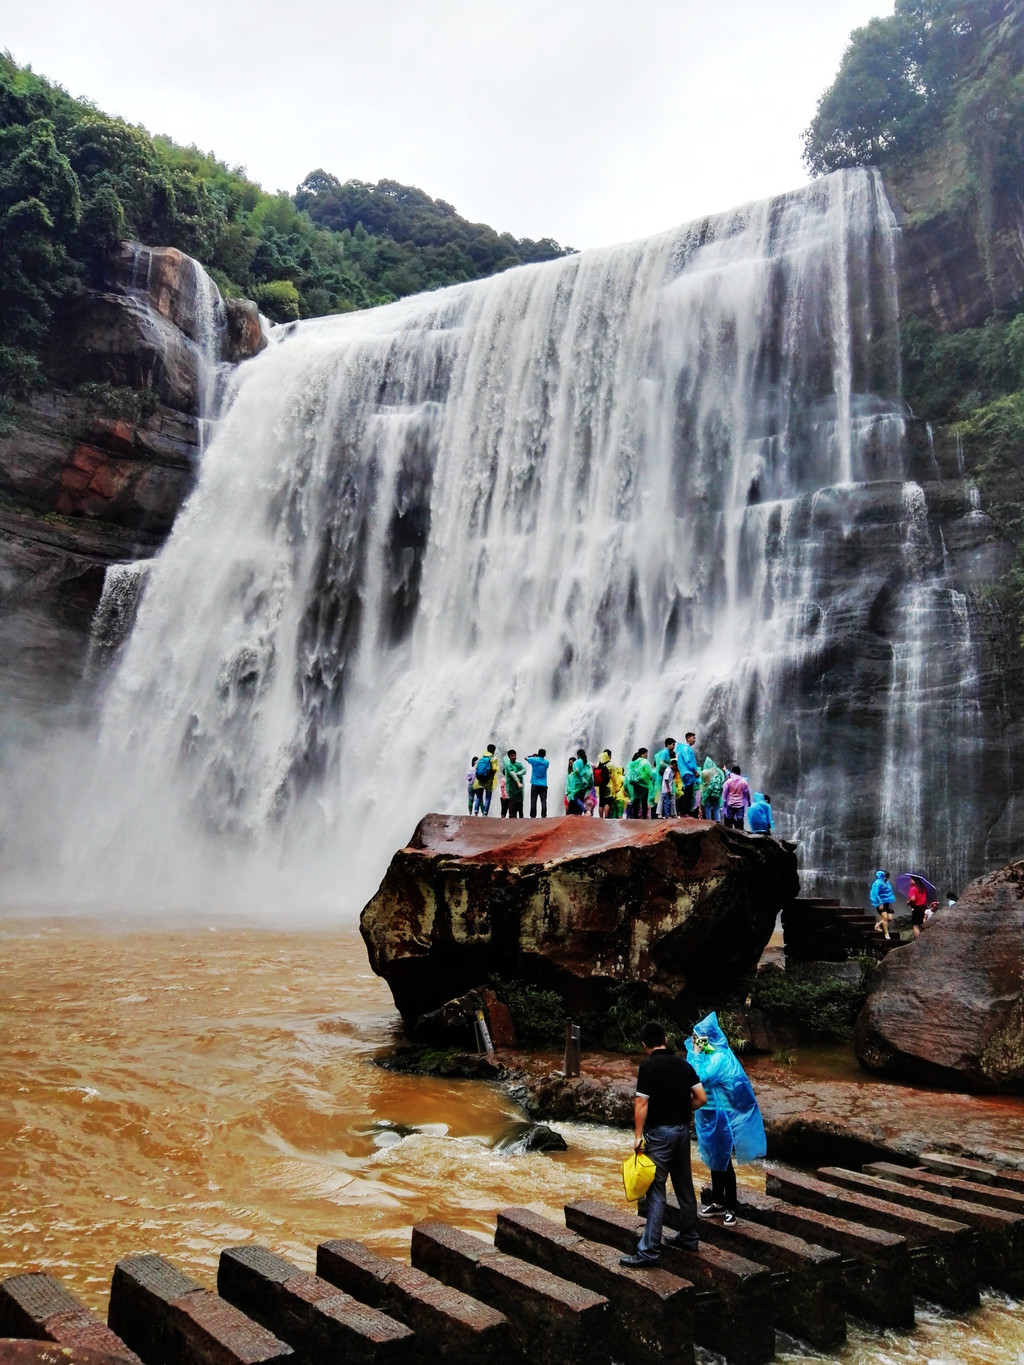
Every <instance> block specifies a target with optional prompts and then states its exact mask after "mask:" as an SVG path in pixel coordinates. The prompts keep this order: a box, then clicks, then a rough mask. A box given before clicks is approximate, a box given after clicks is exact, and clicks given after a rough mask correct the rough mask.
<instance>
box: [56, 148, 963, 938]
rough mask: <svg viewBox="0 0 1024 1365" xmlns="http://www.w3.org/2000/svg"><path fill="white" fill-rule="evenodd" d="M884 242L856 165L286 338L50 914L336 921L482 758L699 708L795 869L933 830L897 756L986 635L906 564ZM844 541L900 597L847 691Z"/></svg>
mask: <svg viewBox="0 0 1024 1365" xmlns="http://www.w3.org/2000/svg"><path fill="white" fill-rule="evenodd" d="M896 240H897V229H896V226H895V222H894V219H893V215H892V212H891V210H890V208H889V205H888V202H887V200H886V198H885V194H884V190H883V187H882V184H881V181H880V179H879V178H878V177H877V176H876V175H875V174H874V173H872V172H870V171H861V170H858V171H848V172H842V173H839V174H837V175H834V176H830V177H828V178H826V179H823V180H821V181H818V182H816V183H815V184H813V185H811V186H809V187H807V188H806V189H804V190H801V191H799V192H797V193H794V194H790V195H786V196H783V197H780V198H777V199H773V200H769V201H765V202H763V203H759V204H754V205H750V206H748V207H746V208H743V209H739V210H736V211H734V212H731V213H727V214H723V215H721V216H718V217H714V218H709V219H705V220H702V221H700V222H697V223H694V224H691V225H690V226H688V227H685V228H682V229H679V230H677V231H673V232H669V233H666V234H664V235H662V236H659V237H655V238H652V239H649V240H646V241H642V242H638V243H635V244H630V245H626V246H622V247H617V248H613V249H607V250H598V251H591V252H586V253H584V254H582V255H578V256H572V257H569V258H566V259H564V260H560V261H556V262H551V263H548V264H544V265H540V266H527V267H524V268H521V269H516V270H512V271H509V272H507V273H505V274H502V275H499V276H497V277H495V278H492V279H489V280H484V281H480V282H476V283H473V284H467V285H461V286H456V287H454V288H450V289H445V290H441V291H439V292H437V293H433V294H427V295H421V296H418V297H415V298H411V299H407V300H404V301H402V302H400V303H396V304H393V305H391V306H389V307H386V308H380V309H375V310H373V311H369V312H364V313H358V314H351V315H347V316H342V317H332V318H326V319H322V320H319V321H313V322H309V323H304V324H299V325H292V326H289V327H284V328H277V329H275V330H274V332H273V335H272V338H271V344H270V346H269V348H268V349H267V350H266V351H265V352H264V353H263V354H262V355H260V356H259V357H258V358H257V359H255V360H253V361H251V362H247V363H246V364H245V365H244V366H242V367H241V368H240V369H239V370H238V371H237V374H236V375H235V376H234V379H233V381H232V384H233V387H232V390H231V392H230V393H229V394H228V396H227V400H226V408H225V412H224V415H223V416H222V418H221V419H220V421H219V423H218V425H217V430H216V433H215V435H214V437H213V439H212V441H211V442H210V444H209V447H208V449H207V450H206V452H205V455H204V461H203V467H202V474H201V478H200V481H199V484H198V487H197V489H196V491H195V493H194V494H193V496H192V498H191V500H190V501H189V503H188V504H187V506H186V508H185V509H184V511H183V512H182V513H181V515H180V517H179V519H178V521H177V523H176V525H175V528H174V531H173V534H172V536H171V538H170V540H169V542H168V543H167V545H166V547H165V548H164V550H163V551H162V553H161V554H160V555H159V557H158V558H157V560H156V561H155V562H154V563H153V564H152V566H151V568H150V570H149V572H148V574H147V575H146V577H145V583H144V587H143V590H142V594H141V604H140V606H139V610H138V615H137V619H136V622H135V625H134V628H133V630H132V632H131V635H130V638H129V639H128V640H127V643H126V644H125V646H124V648H123V651H122V653H121V656H120V659H119V662H118V665H117V667H116V669H115V670H114V672H113V676H112V678H111V681H110V685H109V689H108V692H107V696H106V701H105V706H104V710H103V715H102V725H101V734H100V741H99V752H98V758H97V762H96V767H95V772H94V773H93V775H92V776H91V778H89V779H88V780H87V781H85V782H84V783H82V784H81V785H82V787H84V790H85V795H84V797H83V799H82V800H81V801H80V803H79V808H78V809H77V811H76V812H75V813H74V814H73V815H72V816H70V817H69V818H68V820H67V822H66V828H67V831H68V833H67V837H66V839H65V843H64V848H63V852H62V860H63V866H64V867H65V868H67V869H68V870H69V877H68V880H67V881H66V883H65V885H64V886H63V887H62V888H61V889H59V890H58V891H55V892H54V895H53V897H52V899H56V900H60V901H63V900H65V899H66V898H67V897H69V896H70V897H71V898H72V899H76V898H79V897H80V894H81V889H82V888H83V887H88V889H89V899H91V900H94V901H96V900H108V899H110V898H111V897H113V898H114V899H116V900H117V901H119V902H121V903H132V904H137V903H139V902H140V901H143V902H145V901H150V902H151V901H153V900H154V899H156V900H158V901H161V902H168V903H169V902H172V901H178V902H180V903H182V904H188V905H196V904H211V903H215V904H223V903H225V901H226V900H228V899H230V898H232V897H234V898H236V899H237V900H238V901H239V902H240V903H242V904H244V905H247V906H252V905H253V904H255V903H257V902H259V903H266V902H267V901H270V902H273V904H274V905H276V906H280V905H282V904H284V905H286V906H287V907H288V908H289V909H290V910H293V911H294V910H297V909H300V908H301V909H308V910H312V911H314V912H315V911H317V910H324V909H336V908H337V907H338V906H339V905H343V906H345V907H348V908H349V909H350V910H357V909H358V908H359V906H360V905H361V904H362V902H363V901H364V900H365V899H366V898H367V897H368V896H369V895H370V894H371V893H372V891H373V890H374V888H375V886H376V884H377V881H378V879H379V877H380V875H381V873H382V871H383V869H384V867H385V866H386V863H387V859H388V857H389V855H390V853H391V852H392V851H393V849H394V848H396V847H397V846H399V845H400V844H401V843H403V842H404V841H405V839H406V838H407V837H408V835H409V834H410V833H411V831H412V829H413V826H414V825H415V822H416V820H417V819H418V817H419V816H420V815H421V814H422V813H423V812H425V811H427V810H435V809H442V810H444V809H448V810H451V811H461V810H462V809H463V808H464V802H465V786H464V774H465V771H466V768H467V766H468V763H469V759H470V757H471V755H473V754H477V753H479V752H480V751H481V748H482V746H483V745H484V744H486V743H487V742H488V741H490V740H494V741H495V742H497V743H498V745H499V746H500V747H501V748H505V747H515V748H517V749H518V750H519V752H520V754H523V753H527V752H533V750H534V749H535V748H536V747H538V746H545V747H546V748H547V750H548V753H549V755H550V756H551V758H552V760H553V762H552V776H553V778H554V779H555V780H556V781H557V770H558V769H559V768H560V767H561V766H562V765H563V764H564V755H565V754H567V753H568V752H570V750H572V749H575V747H576V745H577V744H579V743H583V744H584V745H587V746H588V747H589V748H591V749H592V750H593V749H596V748H598V747H599V746H602V745H610V746H611V748H612V749H613V753H614V755H615V757H616V758H619V759H628V758H629V756H630V755H631V753H632V751H633V750H634V748H635V747H636V746H637V745H638V744H640V743H645V744H650V743H651V742H652V741H654V740H656V739H657V740H660V738H661V736H662V735H663V733H666V732H668V733H674V734H676V735H679V734H681V733H682V732H683V731H684V730H686V729H688V728H691V727H692V728H693V729H695V730H697V731H698V736H699V738H698V747H699V748H700V749H701V751H702V753H703V752H706V751H710V752H711V753H712V754H713V755H714V757H715V758H716V759H717V761H718V762H720V763H724V762H731V761H734V760H735V761H739V762H741V763H742V764H743V767H744V771H745V772H748V773H749V774H750V775H751V778H752V781H753V783H754V785H755V786H762V787H768V788H769V789H770V790H771V792H772V794H773V797H774V800H775V805H776V810H777V812H778V813H779V814H780V816H781V830H782V832H783V833H785V834H788V835H790V836H792V837H796V838H799V839H800V840H801V841H802V856H803V861H804V866H805V869H806V870H809V871H810V872H811V874H812V875H814V874H820V875H822V876H842V875H845V874H849V873H854V874H856V875H861V873H863V871H864V868H865V867H866V868H868V869H870V868H871V867H873V866H874V865H875V858H876V857H877V856H879V852H878V851H876V850H878V849H879V845H882V846H884V844H885V842H886V840H887V839H889V840H890V841H891V840H892V839H893V838H895V837H896V836H897V835H898V836H899V839H900V845H899V848H900V852H901V853H903V854H905V856H906V857H907V858H908V859H914V858H920V857H922V856H923V855H925V854H927V853H928V852H929V851H930V850H931V849H933V848H934V849H938V848H942V847H943V844H942V838H943V833H944V832H943V831H941V830H939V829H938V827H936V828H935V829H934V830H933V829H931V827H930V826H929V825H928V823H927V822H928V818H929V816H928V811H927V810H922V809H921V803H920V801H919V798H918V796H917V795H915V792H914V790H913V784H912V783H911V782H908V781H906V780H902V779H905V778H906V774H907V772H908V765H911V766H913V770H914V774H915V776H916V778H917V779H918V780H919V782H920V783H926V782H927V780H928V776H929V774H928V771H927V764H928V762H930V761H932V760H931V759H930V758H929V757H928V755H927V754H924V753H916V752H910V751H909V750H908V748H907V746H908V745H911V744H914V743H917V742H918V741H919V740H921V739H922V736H923V735H924V731H925V730H926V729H928V727H929V726H932V727H934V726H938V727H939V730H940V731H941V732H942V734H943V735H944V736H945V737H946V738H947V739H948V738H949V737H950V736H951V737H952V739H951V742H953V743H955V744H959V745H961V747H962V748H963V750H964V751H965V752H966V751H969V750H970V749H971V747H972V745H973V744H974V742H975V740H974V735H975V730H976V727H977V725H978V724H979V720H978V717H977V715H976V713H975V711H973V710H972V708H971V706H970V704H969V699H968V702H967V703H965V704H958V705H957V706H953V705H950V706H948V707H947V708H946V711H945V712H943V713H942V714H938V713H935V714H933V715H932V717H931V719H930V720H929V719H927V718H922V716H923V712H924V711H927V710H928V709H929V708H931V709H932V710H934V704H935V694H934V692H933V691H932V690H930V689H929V687H928V686H927V683H928V677H929V674H928V668H929V659H930V658H932V655H930V654H929V648H930V647H931V645H932V644H933V643H934V637H933V635H929V634H928V631H929V630H930V629H931V627H932V626H936V627H937V628H938V629H939V630H940V631H941V632H942V638H943V640H944V641H945V643H946V644H948V641H949V638H950V632H953V634H954V635H955V634H956V632H957V631H959V636H958V637H957V639H955V640H954V647H955V648H956V649H960V650H961V651H962V652H965V657H967V655H969V652H970V648H971V646H970V629H969V620H968V619H967V617H968V615H969V613H965V612H964V611H962V610H961V611H960V612H959V615H958V613H957V608H956V604H955V602H954V601H953V597H952V595H951V594H950V592H949V590H948V588H947V587H945V586H944V584H943V582H942V579H941V572H939V576H938V578H936V577H935V571H934V570H933V568H931V567H929V566H928V565H927V564H925V563H924V561H923V560H922V562H921V563H918V559H920V558H921V557H920V556H919V555H918V549H919V547H918V542H917V540H916V539H915V536H916V530H915V528H916V526H917V521H916V520H915V518H917V517H918V513H919V507H918V502H917V501H916V499H917V494H916V493H915V492H914V491H913V490H914V487H915V486H913V485H907V484H906V477H905V456H904V447H905V441H904V419H903V408H902V403H901V400H900V382H899V366H898V354H899V351H898V301H897V297H896V272H895V267H894V261H895V249H896ZM879 526H882V528H883V531H884V534H881V533H880V532H879V531H878V527H879ZM908 528H909V529H908ZM880 534H881V539H879V535H880ZM924 534H925V535H927V534H928V531H927V528H925V531H924ZM872 536H874V537H875V539H874V540H872V539H871V537H872ZM886 536H888V539H886ZM865 547H867V548H865ZM865 555H874V557H875V559H874V561H872V562H873V563H876V564H877V562H882V563H883V565H884V567H883V569H882V571H881V579H880V580H879V583H881V581H883V580H884V579H885V576H886V575H887V574H891V572H892V569H893V565H895V566H896V568H897V570H898V572H899V573H901V574H903V575H904V579H905V582H904V584H903V586H902V587H901V588H898V590H897V591H896V592H895V593H892V592H890V594H889V596H890V598H891V599H892V605H891V609H890V631H891V634H892V639H885V638H883V639H882V640H881V644H880V645H879V646H878V647H879V648H880V650H881V663H880V664H879V669H880V673H879V674H878V676H877V677H875V678H874V680H869V681H868V683H866V684H864V690H865V691H866V693H867V696H866V698H865V697H861V698H860V700H859V701H858V700H857V697H856V695H855V694H856V688H855V687H853V688H850V687H848V693H849V695H846V696H843V697H842V698H840V696H839V693H840V692H841V691H842V689H843V687H847V685H848V683H849V678H848V677H846V681H844V677H845V676H846V675H844V673H843V667H842V666H839V667H837V659H839V661H840V664H841V661H842V658H843V657H845V656H844V651H845V652H846V654H849V653H850V652H851V651H852V654H853V655H854V656H856V655H857V654H858V651H859V649H860V646H859V644H857V643H856V641H857V640H858V638H859V634H860V635H862V634H863V632H864V631H865V625H864V618H866V617H867V615H868V613H869V611H870V610H871V599H872V598H873V596H874V593H875V589H874V588H871V590H870V591H869V592H868V593H867V595H866V596H865V592H864V590H863V589H862V587H860V586H859V583H860V579H861V577H864V579H865V581H867V579H868V578H869V577H870V574H869V573H868V570H867V569H866V568H864V567H863V565H864V564H865V563H867V561H866V560H865V559H864V556H865ZM851 556H852V557H851ZM858 556H860V558H858ZM915 556H917V558H915ZM876 572H877V570H876V568H872V569H871V573H876ZM872 581H873V580H872ZM140 586H142V584H141V582H132V583H129V582H127V581H126V582H124V583H120V582H118V591H119V592H120V591H121V590H122V589H123V590H124V591H125V592H127V591H128V590H129V589H130V590H131V591H132V592H134V591H135V589H136V588H138V587H140ZM858 594H860V595H859V596H858ZM940 618H941V619H940ZM958 622H959V623H960V624H959V625H958V624H957V623H958ZM883 634H884V632H883ZM870 638H871V640H872V641H875V642H877V640H878V639H879V631H878V630H877V629H874V633H873V634H871V636H870ZM872 647H874V645H873V646H872ZM851 667H852V666H851ZM854 671H855V670H854ZM850 672H851V669H847V670H846V673H847V674H850ZM878 677H881V679H882V681H881V682H879V681H878ZM858 707H860V709H861V711H862V715H861V716H860V717H859V719H858V720H857V721H856V722H855V723H852V722H851V721H850V720H849V719H848V718H847V719H844V718H843V714H840V713H847V714H848V713H849V712H852V711H853V710H855V709H857V708H858ZM833 713H834V714H835V715H836V716H837V717H838V719H837V720H836V723H835V724H834V725H831V722H830V716H831V715H832V714H833ZM851 724H852V725H853V728H852V729H851ZM857 726H859V727H860V728H859V729H857ZM950 726H953V727H954V728H955V733H954V732H953V731H950V729H949V727H950ZM851 734H852V735H854V736H855V738H852V739H851ZM943 742H945V740H943ZM865 754H868V755H869V756H870V757H869V759H866V758H865ZM938 760H939V756H936V757H935V761H936V762H938ZM944 761H945V760H944V758H943V762H944ZM866 762H869V763H870V765H871V768H870V772H871V778H872V780H871V789H870V790H869V789H868V784H867V782H866V780H865V777H864V765H865V763H866ZM858 765H860V768H859V769H858ZM886 775H889V776H890V777H891V778H892V781H891V783H890V786H889V789H888V790H887V791H886V793H885V794H884V796H883V794H882V793H881V791H880V788H881V786H882V780H883V777H885V776H886ZM556 791H557V788H556ZM555 799H556V809H557V802H558V801H559V800H560V793H559V794H558V795H557V796H556V798H555ZM915 802H916V804H915ZM908 803H909V804H908ZM238 852H240V853H241V855H242V856H241V857H236V856H235V854H236V853H238ZM955 856H957V857H960V858H961V861H962V862H966V860H967V859H968V857H969V856H970V850H969V848H967V846H966V845H965V848H964V850H962V851H961V852H960V853H957V854H956V855H955ZM243 869H244V871H243ZM966 870H967V869H966V866H964V867H959V868H950V869H949V870H948V875H951V876H955V875H963V873H964V872H965V871H966ZM944 871H945V869H944ZM939 875H942V874H941V873H940V874H939Z"/></svg>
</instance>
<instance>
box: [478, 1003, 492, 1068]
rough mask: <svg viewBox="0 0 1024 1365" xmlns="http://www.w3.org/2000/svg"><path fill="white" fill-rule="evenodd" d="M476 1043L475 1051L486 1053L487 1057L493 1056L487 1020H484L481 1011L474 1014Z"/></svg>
mask: <svg viewBox="0 0 1024 1365" xmlns="http://www.w3.org/2000/svg"><path fill="white" fill-rule="evenodd" d="M476 1041H477V1051H479V1052H486V1054H487V1056H488V1057H493V1056H494V1044H493V1043H492V1042H491V1031H490V1029H489V1028H488V1027H487V1020H486V1019H485V1018H484V1012H483V1010H477V1012H476Z"/></svg>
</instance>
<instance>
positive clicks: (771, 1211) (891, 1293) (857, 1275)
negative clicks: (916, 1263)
mask: <svg viewBox="0 0 1024 1365" xmlns="http://www.w3.org/2000/svg"><path fill="white" fill-rule="evenodd" d="M708 1193H710V1191H708ZM739 1196H740V1202H739V1213H740V1217H741V1219H750V1220H751V1221H752V1222H756V1223H759V1224H761V1225H762V1226H764V1227H770V1228H778V1229H779V1231H781V1232H789V1233H792V1234H793V1236H795V1237H802V1238H803V1239H804V1240H805V1241H807V1242H809V1243H811V1244H812V1245H817V1246H820V1247H825V1248H827V1249H828V1250H829V1251H835V1252H838V1254H839V1255H840V1256H842V1258H843V1297H844V1300H845V1305H846V1310H847V1312H850V1313H856V1314H857V1315H858V1316H860V1317H862V1318H867V1319H868V1321H869V1322H874V1323H877V1324H878V1326H880V1327H889V1328H895V1329H896V1330H898V1331H908V1332H909V1331H912V1330H913V1327H914V1284H913V1272H912V1270H911V1263H910V1248H909V1247H908V1246H907V1241H906V1238H904V1237H900V1236H898V1235H897V1234H896V1233H892V1232H885V1231H882V1230H880V1229H877V1228H871V1227H865V1226H864V1225H863V1224H860V1223H858V1222H856V1221H854V1220H851V1219H848V1218H842V1217H838V1216H836V1215H835V1214H827V1213H820V1212H816V1211H813V1210H811V1209H807V1208H803V1207H801V1206H800V1205H797V1204H791V1203H788V1202H787V1201H786V1200H783V1199H775V1198H772V1197H771V1196H769V1195H766V1194H759V1193H758V1192H757V1191H755V1190H749V1189H746V1188H743V1189H741V1190H740V1191H739Z"/></svg>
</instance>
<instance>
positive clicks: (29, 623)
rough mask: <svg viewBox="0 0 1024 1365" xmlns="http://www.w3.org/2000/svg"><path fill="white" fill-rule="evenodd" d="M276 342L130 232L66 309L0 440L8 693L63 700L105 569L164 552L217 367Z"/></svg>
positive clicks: (0, 603) (190, 477)
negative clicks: (40, 380) (40, 369)
mask: <svg viewBox="0 0 1024 1365" xmlns="http://www.w3.org/2000/svg"><path fill="white" fill-rule="evenodd" d="M265 345H266V338H265V337H264V336H263V333H262V330H261V325H260V318H259V314H258V312H257V309H256V305H255V304H254V303H252V302H250V301H249V300H246V299H232V300H228V301H225V300H223V299H222V298H221V296H220V294H219V293H218V291H217V289H216V286H215V285H213V283H212V282H211V281H210V280H209V278H208V277H207V276H206V275H205V272H203V270H202V267H201V266H199V265H197V263H196V262H195V261H193V260H192V259H191V257H189V256H186V255H184V254H183V253H182V252H180V251H177V250H176V249H174V248H171V247H147V246H143V245H141V244H140V243H138V242H121V243H120V244H119V245H118V246H117V247H116V248H115V249H114V251H113V252H112V253H111V255H110V257H109V258H108V260H107V261H106V263H105V265H104V271H103V277H102V280H101V281H100V283H99V285H98V286H97V287H95V288H92V289H83V290H82V291H81V292H79V293H78V294H76V295H75V296H74V297H73V298H71V299H70V300H68V302H67V303H66V305H65V306H64V308H63V309H62V310H61V312H60V313H59V314H58V316H57V318H56V319H55V321H54V325H53V327H52V329H51V332H50V335H49V338H48V340H47V344H46V347H45V349H44V353H43V357H42V359H43V365H44V369H45V372H46V375H47V378H48V380H49V381H50V387H48V388H46V389H44V390H42V391H40V392H37V393H34V394H32V395H31V396H29V397H28V398H26V399H24V400H23V401H20V402H18V403H15V404H13V405H12V422H11V426H10V429H9V430H7V431H6V433H5V434H3V435H0V661H2V662H0V695H3V697H4V698H5V699H6V700H8V701H9V702H13V703H15V704H16V705H17V704H18V703H20V702H25V703H26V704H31V709H32V712H33V714H36V715H38V714H39V713H40V703H43V707H42V710H43V711H45V703H47V702H60V703H64V702H67V701H69V700H71V699H72V698H73V695H74V692H75V688H76V686H77V684H78V683H79V681H80V679H81V675H82V668H83V664H84V659H85V653H86V649H87V642H88V634H89V626H90V622H91V620H92V616H93V612H94V611H95V608H96V605H97V603H98V602H99V599H100V594H101V592H102V588H103V578H104V571H105V569H106V567H107V566H108V565H109V564H111V563H114V562H117V561H131V560H136V559H140V558H147V557H149V556H151V555H152V554H154V553H155V551H156V550H157V549H158V548H159V546H160V544H161V543H162V541H163V539H164V538H165V537H166V535H167V534H168V532H169V531H170V529H171V526H172V525H173V523H174V519H175V517H176V515H177V513H178V510H179V508H180V507H181V505H182V503H183V502H184V500H185V498H186V497H187V496H188V493H189V492H190V491H191V488H192V486H193V483H194V481H195V477H196V469H197V465H198V458H199V451H200V447H201V431H200V426H201V421H202V416H203V414H202V412H201V408H202V396H203V393H204V390H206V391H208V390H209V389H210V388H211V387H212V383H213V374H212V371H213V368H214V367H216V366H217V365H218V364H221V363H225V362H231V363H236V362H238V361H240V360H243V359H246V358H247V357H249V356H251V355H255V354H256V353H257V352H258V351H259V350H261V349H262V348H263V347H264V346H265Z"/></svg>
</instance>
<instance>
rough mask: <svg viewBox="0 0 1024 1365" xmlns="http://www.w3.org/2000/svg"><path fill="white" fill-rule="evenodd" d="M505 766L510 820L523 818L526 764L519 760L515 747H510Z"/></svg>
mask: <svg viewBox="0 0 1024 1365" xmlns="http://www.w3.org/2000/svg"><path fill="white" fill-rule="evenodd" d="M503 767H504V772H505V794H506V796H507V797H508V818H509V819H510V820H521V819H522V818H523V778H524V776H525V774H526V764H525V763H520V762H519V759H518V758H517V757H516V751H515V749H509V751H508V753H507V754H506V755H505V762H504V764H503Z"/></svg>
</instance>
